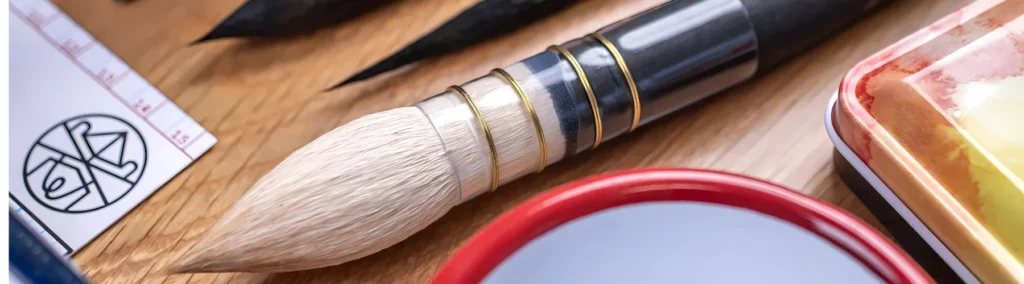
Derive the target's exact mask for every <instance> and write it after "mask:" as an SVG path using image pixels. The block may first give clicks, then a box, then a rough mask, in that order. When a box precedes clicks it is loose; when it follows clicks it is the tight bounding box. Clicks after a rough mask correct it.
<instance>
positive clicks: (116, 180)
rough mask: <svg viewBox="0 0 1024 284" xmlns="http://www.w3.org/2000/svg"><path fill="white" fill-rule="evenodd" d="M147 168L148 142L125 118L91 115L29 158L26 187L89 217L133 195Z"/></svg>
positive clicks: (52, 133)
mask: <svg viewBox="0 0 1024 284" xmlns="http://www.w3.org/2000/svg"><path fill="white" fill-rule="evenodd" d="M145 168H146V143H145V141H143V140H142V135H139V130H138V129H135V127H134V126H132V125H131V124H129V123H128V122H127V121H124V120H123V119H120V118H117V117H113V116H110V115H106V114H87V115H81V116H76V117H73V118H71V119H68V120H65V121H63V122H61V123H59V124H57V125H55V126H53V127H51V128H50V129H49V130H47V131H46V132H45V133H43V135H42V136H41V137H39V139H38V140H36V143H35V144H34V145H33V146H32V148H31V149H29V151H28V156H27V157H25V167H24V172H23V174H24V177H25V187H26V188H27V189H28V192H29V193H30V194H32V198H34V199H35V200H36V201H38V202H39V203H40V204H42V205H43V206H46V207H47V208H50V209H53V210H57V211H61V212H67V213H84V212H89V211H93V210H97V209H100V208H103V207H106V206H108V205H110V204H113V203H114V202H115V201H117V200H119V199H121V198H122V197H124V196H125V195H127V194H128V191H130V190H131V189H132V188H133V187H135V184H136V183H138V182H139V179H140V178H142V172H143V170H144V169H145Z"/></svg>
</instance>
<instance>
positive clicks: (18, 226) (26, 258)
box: [8, 210, 89, 284]
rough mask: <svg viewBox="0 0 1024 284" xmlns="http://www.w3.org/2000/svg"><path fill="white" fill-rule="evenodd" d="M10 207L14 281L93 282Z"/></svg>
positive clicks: (12, 281)
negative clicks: (48, 244) (43, 239)
mask: <svg viewBox="0 0 1024 284" xmlns="http://www.w3.org/2000/svg"><path fill="white" fill-rule="evenodd" d="M15 214H16V212H15V211H14V210H10V215H9V216H8V218H9V223H10V239H9V244H10V254H9V256H10V260H9V261H10V268H11V272H10V273H11V274H10V281H11V283H69V284H77V283H89V281H88V280H86V279H85V276H83V275H82V273H81V272H80V271H79V270H78V269H77V268H76V267H74V265H73V264H71V263H70V262H68V260H67V259H66V258H64V256H62V255H61V254H59V253H57V252H56V251H54V250H53V249H52V248H51V247H49V246H47V245H46V243H44V242H43V241H42V239H41V238H40V237H39V235H36V233H35V232H32V230H30V229H29V227H28V225H26V224H25V221H24V220H21V219H20V218H18V217H17V216H15Z"/></svg>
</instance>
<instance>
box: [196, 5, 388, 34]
mask: <svg viewBox="0 0 1024 284" xmlns="http://www.w3.org/2000/svg"><path fill="white" fill-rule="evenodd" d="M392 1H393V0H367V1H362V0H303V1H296V0H249V1H246V2H245V3H244V4H242V6H241V7H239V8H238V10H235V12H234V13H232V14H231V15H230V16H228V18H227V19H225V20H224V21H223V22H221V23H220V24H218V25H217V26H216V27H214V28H213V30H212V31H210V33H208V34H206V35H205V36H203V37H202V38H200V39H198V40H196V41H195V42H193V43H200V42H204V41H209V40H214V39H219V38H231V37H282V36H292V35H298V34H303V33H308V32H312V31H314V30H317V29H319V28H323V27H326V26H329V25H333V24H338V23H342V22H345V21H349V20H351V19H354V18H356V17H358V16H360V15H363V14H365V13H367V12H370V11H373V10H374V9H376V8H379V7H382V6H384V5H386V4H388V3H390V2H392Z"/></svg>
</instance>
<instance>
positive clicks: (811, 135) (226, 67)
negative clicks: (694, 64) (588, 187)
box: [55, 0, 967, 283]
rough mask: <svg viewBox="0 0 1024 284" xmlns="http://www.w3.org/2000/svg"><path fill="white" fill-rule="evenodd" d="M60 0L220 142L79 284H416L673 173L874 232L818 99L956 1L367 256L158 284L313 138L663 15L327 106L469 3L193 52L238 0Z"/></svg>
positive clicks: (408, 7) (545, 34) (414, 1)
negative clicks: (502, 227)
mask: <svg viewBox="0 0 1024 284" xmlns="http://www.w3.org/2000/svg"><path fill="white" fill-rule="evenodd" d="M55 2H57V3H58V5H60V6H61V7H62V8H64V10H65V11H67V13H69V14H70V15H71V16H72V17H73V18H74V19H75V20H76V21H78V23H79V24H81V25H82V26H84V27H85V28H86V29H88V30H89V31H90V32H91V33H92V34H93V35H94V36H95V37H96V38H98V39H99V40H100V41H102V42H103V43H105V44H106V45H107V47H109V48H110V49H111V50H113V51H114V52H115V53H117V54H118V55H119V56H121V58H122V59H124V61H126V62H127V63H129V64H130V65H131V66H132V67H133V68H135V70H137V71H138V72H139V73H140V74H142V75H143V76H145V77H146V78H147V79H149V80H150V81H151V82H153V83H154V85H156V86H157V87H158V88H159V89H160V90H161V91H163V92H164V94H166V95H167V97H169V98H171V99H173V101H174V102H175V103H177V104H178V105H179V106H180V107H181V108H182V109H184V110H185V111H186V112H188V114H190V115H192V116H193V117H194V118H196V120H198V121H199V122H200V123H201V124H202V125H203V126H204V127H206V128H207V129H209V130H210V131H211V132H212V133H213V134H214V135H216V136H217V138H218V139H220V142H218V143H217V145H215V146H214V147H213V149H212V150H211V151H210V152H208V153H207V154H206V155H205V156H203V157H202V158H200V159H198V160H197V161H196V162H195V164H193V165H192V166H191V167H189V168H188V169H186V170H185V171H184V172H182V173H181V174H179V175H178V176H177V177H175V178H174V179H172V180H171V181H170V182H168V183H167V184H166V185H165V186H164V187H163V188H162V189H160V190H159V191H157V192H156V193H155V194H154V195H153V196H152V197H151V198H149V199H148V200H146V201H145V202H143V203H142V204H141V205H139V207H138V208H136V209H135V210H133V211H132V212H131V213H130V214H128V215H127V217H125V218H123V219H122V220H120V221H119V222H117V223H116V224H115V225H114V226H113V227H111V228H110V229H109V230H108V231H107V232H106V233H104V234H103V235H101V236H100V237H99V238H97V239H96V240H95V241H93V242H92V243H91V244H90V245H89V246H87V247H86V248H85V249H84V250H82V251H81V252H79V253H78V254H76V255H75V256H74V259H75V261H76V262H77V263H78V264H79V265H81V267H82V269H83V270H84V271H85V273H86V274H87V275H88V277H90V278H91V279H93V280H94V281H96V282H110V283H135V282H152V283H210V282H214V283H248V282H272V283H278V282H344V283H420V282H425V281H427V280H428V279H430V277H431V276H432V275H433V273H434V272H435V271H436V270H437V269H438V268H439V267H440V266H441V265H442V264H443V263H444V261H445V259H446V258H447V256H448V255H449V254H450V253H451V252H452V251H453V250H455V249H456V248H457V247H458V246H459V244H460V243H461V242H462V241H463V240H465V239H466V238H468V237H469V236H471V235H472V234H473V232H475V231H476V230H477V229H479V228H480V227H481V226H483V225H484V224H486V223H487V222H489V221H491V220H492V219H494V218H495V217H497V216H498V215H499V214H501V213H502V212H504V211H506V210H508V209H510V208H512V207H513V206H515V205H516V204H519V203H521V202H522V201H524V200H526V199H527V198H530V197H531V196H533V195H535V194H537V193H539V192H541V191H544V190H546V189H550V188H551V187H553V186H556V185H559V184H562V183H565V182H568V181H571V180H574V179H578V178H581V177H584V176H588V175H592V174H596V173H601V172H606V171H611V170H616V169H625V168H636V167H648V166H681V167H697V168H711V169H719V170H725V171H730V172H736V173H743V174H747V175H751V176H755V177H759V178H763V179H767V180H771V181H774V182H777V183H780V184H783V185H786V186H789V187H791V188H793V189H796V190H799V191H801V192H804V193H806V194H809V195H812V196H815V197H817V198H820V199H823V200H826V201H828V202H832V203H834V204H837V205H839V206H841V207H843V208H845V209H847V210H849V211H851V212H853V213H855V214H857V215H858V216H861V217H863V218H864V219H866V220H868V222H870V223H871V224H874V225H876V226H878V221H877V220H876V219H875V218H874V217H872V216H871V214H870V213H869V212H868V211H867V210H866V209H865V208H864V205H863V204H861V203H860V201H858V200H857V199H856V197H854V196H853V195H851V193H850V191H849V189H847V188H846V187H845V186H844V185H843V184H842V183H841V182H840V181H839V179H838V178H837V177H836V175H835V173H834V171H833V169H832V163H831V161H832V158H831V153H832V144H831V142H829V140H828V138H827V136H826V134H825V125H824V123H823V121H822V115H823V112H824V111H825V105H826V102H827V101H828V98H829V97H830V96H831V95H832V93H833V91H834V89H835V88H836V87H837V86H838V83H839V79H840V77H841V76H842V75H843V74H844V72H845V71H846V70H848V69H849V68H850V67H851V66H853V65H854V64H855V63H857V62H858V61H859V60H861V59H863V58H865V57H867V56H869V55H871V54H872V53H873V52H875V51H877V50H879V49H881V48H883V47H885V46H886V45H889V44H890V43H893V42H895V41H896V40H898V39H900V38H902V37H904V36H905V35H907V34H909V33H911V32H913V31H915V30H917V29H919V28H921V27H923V26H925V25H927V24H929V23H931V22H932V21H934V20H936V19H938V18H939V17H941V16H943V15H945V14H947V13H949V12H951V11H953V10H954V9H956V8H959V7H961V6H964V5H965V4H966V2H967V1H965V0H949V1H914V0H907V1H902V2H901V3H898V4H895V5H892V6H890V7H889V8H887V9H886V10H883V11H881V12H879V13H877V14H875V15H873V16H871V17H869V18H866V19H864V20H863V21H862V22H860V23H858V24H857V25H856V26H854V27H853V28H851V29H849V30H847V31H845V32H843V33H841V34H837V35H836V37H835V38H833V39H832V40H830V41H828V42H825V43H824V44H822V45H821V46H819V47H817V48H816V49H814V50H812V51H810V52H808V53H806V54H805V55H803V56H801V57H799V58H796V59H795V60H793V61H791V62H790V63H788V64H786V65H783V66H781V67H780V68H778V69H777V70H776V71H775V72H773V73H771V74H769V75H767V76H763V77H761V78H758V79H756V80H753V81H750V82H748V83H745V84H742V85H740V86H737V87H735V88H732V89H731V90H729V91H727V92H725V93H722V94H719V95H718V96H716V97H713V98H711V99H709V100H706V101H705V102H703V103H700V104H698V105H696V106H694V107H691V108H689V109H688V110H685V111H682V112H680V113H678V114H677V115H674V116H671V117H667V118H665V119H662V121H659V122H656V123H653V124H652V125H648V126H646V127H644V128H642V129H640V130H638V131H637V132H636V133H633V134H632V135H629V136H627V137H622V138H619V139H617V140H616V141H612V142H609V143H606V145H602V147H601V148H600V149H599V150H597V151H594V152H590V153H586V154H582V155H578V156H576V157H573V158H571V159H569V160H567V161H563V162H561V163H559V164H557V165H554V166H551V167H549V168H548V169H547V170H545V171H544V172H543V173H540V174H535V175H530V176H526V177H524V178H522V179H520V180H519V181H516V182H513V183H511V184H509V185H506V186H504V187H502V188H501V189H499V190H498V191H497V192H495V193H491V194H486V195H483V196H480V197H478V198H476V199H474V200H472V201H469V202H467V203H465V204H462V205H460V206H458V207H456V208H454V209H453V210H452V212H450V213H449V214H448V215H447V216H445V217H444V218H442V219H441V220H440V221H438V222H437V223H435V224H433V225H432V226H430V227H428V228H427V229H425V230H424V231H422V232H420V233H418V234H416V235H414V236H413V237H411V238H410V239H408V240H406V241H404V242H402V243H400V244H398V245H396V246H394V247H391V248H389V249H386V250H384V251H382V252H380V253H377V254H374V255H371V256H369V257H366V258H363V259H360V260H357V261H353V262H350V263H347V264H343V265H339V266H335V267H329V268H324V269H317V270H313V271H303V272H294V273H284V274H196V275H167V274H166V273H164V272H163V268H164V267H165V266H166V265H167V264H169V263H171V262H172V261H174V260H175V259H177V258H178V257H179V256H180V255H181V254H182V253H183V252H184V251H185V250H186V249H188V248H189V247H190V246H191V245H192V244H193V243H194V242H195V241H196V240H197V239H198V237H199V236H200V235H201V234H202V233H203V232H204V231H205V230H206V229H208V228H209V227H210V226H211V225H212V224H213V223H214V222H216V221H217V219H218V217H219V216H220V215H221V214H222V213H223V212H224V211H225V210H227V209H228V208H229V207H230V206H231V204H232V203H233V202H234V201H235V200H236V199H237V198H238V197H239V196H240V195H241V194H242V193H244V192H245V191H246V190H247V189H248V188H249V187H250V186H251V185H252V184H253V183H254V182H255V181H256V180H257V179H259V178H260V176H262V175H263V174H264V173H266V172H267V171H269V170H270V169H271V168H272V167H273V166H275V165H276V164H277V163H278V162H280V161H281V160H282V159H284V158H285V156H287V155H288V154H289V153H290V152H292V151H293V150H295V149H297V148H298V147H300V146H302V145H303V144H305V143H307V142H309V141H311V140H312V139H314V138H315V137H317V136H318V135H320V134H322V133H324V132H326V131H328V130H330V129H332V128H334V127H337V126H339V125H342V124H344V123H346V122H348V121H351V120H353V119H355V118H357V117H359V116H361V115H365V114H368V113H372V112H377V111H381V110H385V109H389V108H394V107H399V106H406V105H410V104H413V103H415V102H417V101H419V100H421V99H423V98H425V97H428V96H431V95H433V94H435V93H437V92H440V91H442V90H443V89H444V87H445V86H448V85H451V84H456V83H461V82H463V81H466V80H469V79H472V78H475V77H477V76H479V75H481V74H485V73H486V72H487V70H489V69H490V68H493V67H497V66H504V65H506V64H509V63H512V62H515V61H518V60H519V59H522V58H525V57H527V56H529V55H532V54H534V53H537V52H540V51H542V50H543V49H544V48H545V47H546V46H548V45H550V44H552V43H561V42H563V41H565V40H568V39H571V38H574V37H577V36H580V35H583V34H585V33H586V32H589V31H592V30H595V29H597V28H599V27H601V26H604V25H606V24H609V23H611V22H613V21H615V20H616V19H620V18H623V17H625V16H628V15H631V14H634V13H636V12H638V11H641V10H644V9H646V8H648V7H652V6H654V5H656V4H658V3H660V2H662V1H661V0H642V1H587V2H584V3H581V4H578V5H575V6H573V7H571V8H569V9H567V10H565V11H563V12H562V13H560V14H558V15H556V16H553V17H551V18H548V19H545V20H543V21H541V22H538V23H536V24H534V25H532V26H530V27H528V28H526V29H524V30H521V31H519V32H516V33H513V34H510V35H508V36H506V37H504V38H501V39H497V40H493V41H490V42H487V43H484V44H479V45H476V46H472V47H470V48H468V49H466V50H464V51H462V52H458V53H455V54H451V55H448V56H445V57H442V58H437V59H432V60H427V61H425V62H422V63H420V64H418V65H417V66H414V67H411V68H405V69H403V70H402V71H400V72H396V73H395V74H393V75H389V76H385V77H379V78H375V79H373V80H370V81H367V82H364V83H359V84H356V85H353V86H350V87H346V88H342V89H339V90H336V91H331V92H324V91H322V90H324V89H325V88H326V87H328V86H331V85H333V84H334V83H336V82H338V81H340V80H342V79H343V78H345V77H347V76H348V75H351V74H354V73H356V72H358V70H359V69H360V68H364V67H366V66H369V65H371V64H373V63H374V62H375V61H377V60H380V59H382V58H384V57H385V56H387V55H388V54H389V53H391V52H394V51H396V50H398V49H399V48H400V47H401V46H402V45H404V44H407V43H410V42H412V41H413V40H415V39H416V38H417V37H419V36H421V35H423V34H425V33H427V32H428V31H430V30H431V29H433V28H434V27H436V26H438V25H440V24H441V23H442V22H444V21H445V20H447V19H448V18H450V17H452V16H453V15H455V14H457V13H458V12H460V11H461V10H462V9H465V8H466V7H469V6H470V5H472V4H473V3H474V2H475V1H471V0H444V1H442V0H429V1H428V0H407V1H400V2H399V3H396V4H395V5H391V6H388V7H386V8H384V9H381V10H379V11H377V12H375V13H373V14H371V15H369V16H366V17H362V18H360V19H358V20H357V21H355V22H352V23H349V24H345V25H341V26H338V27H334V28H330V29H326V30H323V31H320V32H317V33H315V34H312V35H306V36H299V37H295V38H290V39H286V40H256V41H244V40H223V41H217V42H211V43H204V44H199V45H190V44H189V43H190V42H191V41H192V40H194V39H196V38H198V37H200V36H201V35H202V34H204V33H205V32H206V31H207V30H208V29H210V28H211V27H213V26H214V25H215V24H216V23H217V22H218V21H220V20H221V19H222V18H224V17H225V16H226V15H228V14H230V13H231V12H232V11H233V10H234V9H235V7H237V6H238V5H239V4H240V3H241V0H141V1H138V2H137V3H134V4H129V5H126V6H118V5H116V4H113V3H111V1H109V0H94V1H80V0H55Z"/></svg>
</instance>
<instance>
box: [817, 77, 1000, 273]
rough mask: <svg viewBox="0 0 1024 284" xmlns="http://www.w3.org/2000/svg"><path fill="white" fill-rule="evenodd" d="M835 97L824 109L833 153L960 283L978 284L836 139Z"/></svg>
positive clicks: (845, 146)
mask: <svg viewBox="0 0 1024 284" xmlns="http://www.w3.org/2000/svg"><path fill="white" fill-rule="evenodd" d="M838 98H839V96H838V94H834V95H832V98H831V99H829V102H828V108H826V109H825V128H826V129H827V130H828V138H829V139H830V140H832V144H833V145H835V147H836V151H839V154H840V155H843V158H845V159H846V161H847V162H849V163H850V165H851V166H853V168H854V169H856V170H857V173H859V174H860V175H861V176H862V177H864V179H865V180H867V182H868V184H871V187H872V188H874V189H875V191H876V192H878V194H879V195H881V196H882V198H883V199H885V202H887V203H889V206H892V208H893V209H895V210H896V213H899V214H900V217H902V218H903V220H904V221H906V222H907V224H910V227H911V228H913V229H914V231H915V232H917V235H919V236H921V238H922V239H924V241H925V243H928V246H930V247H931V248H932V250H934V251H935V253H936V254H938V255H939V257H941V258H942V260H943V261H945V262H946V264H947V265H949V268H950V269H952V270H953V272H955V273H956V274H957V275H958V276H960V279H961V280H963V281H964V282H965V283H981V282H980V281H978V279H977V278H975V277H974V274H972V273H971V271H970V270H968V269H967V267H966V266H964V264H963V263H961V262H960V260H959V259H957V258H956V256H954V255H953V252H951V251H949V248H946V246H945V245H944V244H942V241H940V240H939V238H937V237H935V234H932V231H931V230H929V229H928V227H926V226H925V225H924V223H922V222H921V220H920V219H918V218H917V216H916V215H914V213H912V212H911V211H910V209H909V208H907V205H906V204H903V201H901V200H900V199H899V197H897V196H896V194H894V193H893V192H892V190H891V189H889V187H888V186H886V185H885V183H883V182H882V180H881V179H879V178H878V176H877V175H875V172H873V171H871V169H870V168H868V166H867V165H866V164H864V161H861V160H860V158H858V157H857V155H856V154H854V153H853V150H852V149H850V147H849V146H847V145H846V142H844V141H843V140H842V139H841V138H839V134H838V133H837V132H836V129H835V127H834V126H833V124H832V115H833V112H835V109H836V100H838Z"/></svg>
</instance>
